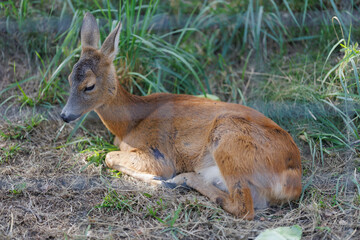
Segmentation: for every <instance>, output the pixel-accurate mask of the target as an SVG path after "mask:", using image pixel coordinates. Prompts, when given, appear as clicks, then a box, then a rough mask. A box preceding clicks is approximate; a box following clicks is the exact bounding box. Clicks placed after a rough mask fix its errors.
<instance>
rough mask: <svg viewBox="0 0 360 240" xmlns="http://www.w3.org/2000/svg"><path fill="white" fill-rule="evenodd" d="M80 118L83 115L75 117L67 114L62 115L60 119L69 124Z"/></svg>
mask: <svg viewBox="0 0 360 240" xmlns="http://www.w3.org/2000/svg"><path fill="white" fill-rule="evenodd" d="M80 116H81V114H79V115H75V114H69V115H66V114H65V113H61V114H60V117H61V118H62V120H64V122H67V123H69V122H71V121H74V120H76V119H78V118H79V117H80Z"/></svg>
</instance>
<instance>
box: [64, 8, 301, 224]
mask: <svg viewBox="0 0 360 240" xmlns="http://www.w3.org/2000/svg"><path fill="white" fill-rule="evenodd" d="M120 30H121V23H119V24H118V25H117V27H116V28H115V29H114V30H113V31H112V32H111V33H110V35H109V36H108V37H107V38H106V40H105V41H104V43H103V45H102V47H101V48H100V50H98V43H99V36H100V34H99V28H98V26H97V23H96V20H95V18H94V16H93V15H91V14H90V13H87V14H86V15H85V17H84V20H83V25H82V28H81V44H82V52H81V57H80V60H79V61H78V62H77V63H76V64H75V65H74V67H73V70H72V72H71V74H70V76H69V82H70V96H69V99H68V101H67V104H66V105H65V107H64V109H63V110H62V113H61V118H62V119H63V120H64V121H65V122H70V121H73V120H75V119H77V118H79V117H80V116H81V115H82V114H84V113H86V112H89V111H91V110H95V112H96V113H97V114H98V115H99V117H100V118H101V120H102V122H103V123H104V124H105V126H106V127H107V128H108V129H109V130H110V131H111V132H112V133H113V134H114V135H115V136H116V138H115V144H116V145H117V146H119V148H120V151H115V152H110V153H108V154H107V156H106V164H107V166H108V167H110V168H113V169H116V170H119V171H121V172H123V173H125V174H128V175H130V176H133V177H135V178H137V179H140V180H142V181H145V182H148V183H152V184H161V185H164V186H166V187H175V186H176V185H186V186H189V187H190V188H193V189H195V190H197V191H199V192H200V193H201V194H203V195H205V196H207V197H208V198H209V199H210V200H211V201H213V202H215V203H217V204H219V205H220V206H221V207H222V208H223V209H224V210H226V211H228V212H229V213H231V214H234V215H235V216H237V217H244V218H246V219H253V218H254V208H257V207H263V206H264V205H265V204H268V203H281V202H286V201H289V200H293V199H297V198H298V197H299V195H300V193H301V161H300V152H299V149H298V148H297V146H296V144H295V143H294V141H293V139H292V138H291V136H290V135H289V134H288V133H287V132H286V131H285V130H283V129H282V128H280V127H279V126H278V125H277V124H276V123H274V122H273V121H272V120H270V119H268V118H266V117H265V116H264V115H263V114H261V113H259V112H257V111H256V110H254V109H251V108H248V107H245V106H242V105H239V104H232V103H224V102H218V101H212V100H209V99H206V98H199V97H195V96H189V95H175V94H165V93H156V94H151V95H149V96H144V97H139V96H135V95H132V94H130V93H128V92H127V91H125V90H124V88H122V87H121V86H120V85H119V82H118V79H117V75H116V71H115V67H114V65H113V60H114V58H115V56H116V54H117V50H118V43H119V35H120Z"/></svg>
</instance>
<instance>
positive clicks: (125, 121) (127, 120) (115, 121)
mask: <svg viewBox="0 0 360 240" xmlns="http://www.w3.org/2000/svg"><path fill="white" fill-rule="evenodd" d="M152 110H153V109H152V106H151V104H148V103H147V102H145V101H144V100H143V98H142V97H139V96H135V95H132V94H130V93H129V92H127V91H126V90H125V89H124V88H123V87H121V86H120V85H118V88H117V92H116V96H115V97H114V98H113V99H112V100H111V101H110V102H108V103H106V104H104V105H102V106H101V107H99V108H97V109H95V112H96V113H97V114H98V115H99V117H100V119H101V121H102V122H103V123H104V125H105V126H106V127H107V128H108V129H109V130H110V131H111V132H112V133H113V134H114V135H116V136H117V137H118V138H119V139H120V140H122V139H123V138H124V137H125V136H126V134H127V133H128V132H130V131H131V129H132V128H133V127H134V126H136V125H137V124H138V122H140V121H141V120H143V119H144V118H145V117H146V116H147V115H148V114H149V113H150V112H151V111H152Z"/></svg>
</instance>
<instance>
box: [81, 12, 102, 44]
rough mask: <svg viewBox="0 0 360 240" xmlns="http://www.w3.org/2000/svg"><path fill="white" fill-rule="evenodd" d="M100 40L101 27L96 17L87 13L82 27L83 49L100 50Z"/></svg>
mask: <svg viewBox="0 0 360 240" xmlns="http://www.w3.org/2000/svg"><path fill="white" fill-rule="evenodd" d="M99 39H100V32H99V27H98V25H97V23H96V19H95V18H94V16H93V15H92V14H91V13H89V12H87V13H86V14H85V16H84V19H83V23H82V27H81V47H82V48H84V47H93V48H98V43H99Z"/></svg>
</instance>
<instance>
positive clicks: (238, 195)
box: [167, 172, 254, 220]
mask: <svg viewBox="0 0 360 240" xmlns="http://www.w3.org/2000/svg"><path fill="white" fill-rule="evenodd" d="M167 182H170V183H175V184H177V185H184V184H185V185H187V186H189V187H191V188H193V189H195V190H196V191H198V192H200V193H201V194H203V195H204V196H206V197H208V198H209V199H210V201H212V202H214V203H216V204H218V205H220V206H221V207H222V208H223V209H224V210H225V211H227V212H229V213H231V214H234V215H235V216H237V217H244V218H245V219H248V220H251V219H253V218H254V208H253V205H252V198H251V193H250V189H248V188H242V189H240V188H236V189H235V190H234V191H232V192H230V193H227V192H224V191H222V190H220V189H219V188H217V187H216V186H214V185H213V184H212V183H209V182H208V181H206V180H205V179H204V177H203V176H202V175H201V174H199V173H195V172H188V173H182V174H179V175H177V176H176V177H174V178H172V179H170V180H168V181H167Z"/></svg>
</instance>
